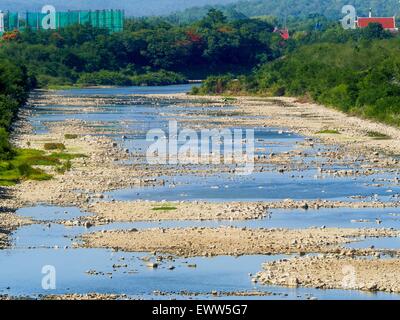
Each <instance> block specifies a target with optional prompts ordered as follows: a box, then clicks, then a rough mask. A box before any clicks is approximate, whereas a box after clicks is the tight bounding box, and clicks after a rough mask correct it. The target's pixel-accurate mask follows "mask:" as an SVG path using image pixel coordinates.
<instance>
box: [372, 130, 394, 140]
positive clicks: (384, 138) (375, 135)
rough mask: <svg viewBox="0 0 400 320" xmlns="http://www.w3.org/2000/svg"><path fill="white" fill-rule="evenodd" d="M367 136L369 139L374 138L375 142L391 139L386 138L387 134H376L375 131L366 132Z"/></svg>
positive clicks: (389, 137)
mask: <svg viewBox="0 0 400 320" xmlns="http://www.w3.org/2000/svg"><path fill="white" fill-rule="evenodd" d="M367 136H368V137H371V138H374V139H376V140H390V139H392V137H391V136H388V135H387V134H384V133H380V132H377V131H368V132H367Z"/></svg>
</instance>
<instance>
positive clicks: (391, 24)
mask: <svg viewBox="0 0 400 320" xmlns="http://www.w3.org/2000/svg"><path fill="white" fill-rule="evenodd" d="M370 23H379V24H380V25H381V26H382V27H383V29H385V30H389V31H398V30H399V29H398V28H396V17H373V16H372V11H370V12H369V17H358V18H357V26H358V27H359V28H366V27H368V25H369V24H370Z"/></svg>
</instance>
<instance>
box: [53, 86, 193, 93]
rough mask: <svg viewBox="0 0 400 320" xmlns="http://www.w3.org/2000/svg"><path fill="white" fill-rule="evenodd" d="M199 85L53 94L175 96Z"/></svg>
mask: <svg viewBox="0 0 400 320" xmlns="http://www.w3.org/2000/svg"><path fill="white" fill-rule="evenodd" d="M198 86H199V84H178V85H171V86H149V87H146V86H143V87H139V86H132V87H110V88H88V89H69V90H57V91H56V92H55V93H56V94H59V95H64V96H88V95H113V96H114V95H124V96H126V95H131V94H139V95H140V94H144V95H146V94H175V93H183V92H189V91H190V90H191V88H192V87H198Z"/></svg>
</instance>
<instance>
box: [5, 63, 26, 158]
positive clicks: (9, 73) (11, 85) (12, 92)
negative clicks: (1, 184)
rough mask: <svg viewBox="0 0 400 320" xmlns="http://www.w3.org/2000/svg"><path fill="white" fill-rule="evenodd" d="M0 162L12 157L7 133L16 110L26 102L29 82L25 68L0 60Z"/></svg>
mask: <svg viewBox="0 0 400 320" xmlns="http://www.w3.org/2000/svg"><path fill="white" fill-rule="evenodd" d="M0 75H1V76H0V160H4V159H8V158H10V157H12V155H13V150H12V147H11V145H10V143H9V142H8V132H9V130H10V128H11V124H12V121H13V119H14V118H15V116H16V113H17V111H18V108H19V107H20V106H21V105H23V104H24V103H25V102H26V99H27V98H28V94H29V90H30V89H31V85H32V83H31V81H30V79H29V77H28V75H27V71H26V68H25V67H23V66H18V65H16V64H14V63H13V62H11V61H10V60H0Z"/></svg>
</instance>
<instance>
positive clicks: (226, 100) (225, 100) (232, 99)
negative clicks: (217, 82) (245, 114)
mask: <svg viewBox="0 0 400 320" xmlns="http://www.w3.org/2000/svg"><path fill="white" fill-rule="evenodd" d="M222 100H223V101H224V102H236V101H237V99H236V98H234V97H224V98H223V99H222Z"/></svg>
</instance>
